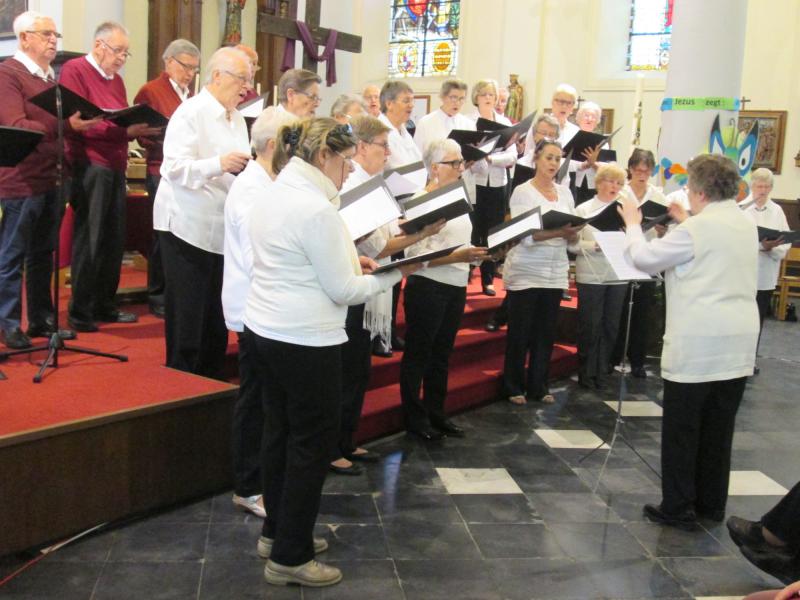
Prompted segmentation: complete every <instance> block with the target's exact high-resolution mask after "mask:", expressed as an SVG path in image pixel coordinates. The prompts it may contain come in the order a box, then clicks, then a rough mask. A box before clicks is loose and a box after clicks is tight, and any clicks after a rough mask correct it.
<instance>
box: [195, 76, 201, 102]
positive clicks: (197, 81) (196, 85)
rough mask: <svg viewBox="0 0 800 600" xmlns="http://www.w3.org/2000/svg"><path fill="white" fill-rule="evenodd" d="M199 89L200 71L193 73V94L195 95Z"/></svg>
mask: <svg viewBox="0 0 800 600" xmlns="http://www.w3.org/2000/svg"><path fill="white" fill-rule="evenodd" d="M199 91H200V73H198V74H197V75H195V77H194V95H195V96H196V95H197V92H199Z"/></svg>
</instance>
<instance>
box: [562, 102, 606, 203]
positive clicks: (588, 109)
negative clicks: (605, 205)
mask: <svg viewBox="0 0 800 600" xmlns="http://www.w3.org/2000/svg"><path fill="white" fill-rule="evenodd" d="M602 116H603V111H602V110H601V109H600V105H599V104H597V103H595V102H584V103H583V104H581V106H580V108H579V109H578V112H577V113H575V122H576V123H577V124H578V128H579V129H580V130H581V131H588V132H590V133H592V132H594V130H595V129H597V125H598V124H599V123H600V118H601V117H602ZM602 148H608V144H605V145H603V146H602ZM600 149H601V146H598V147H597V148H594V149H587V150H586V151H585V152H584V154H583V157H582V158H583V159H584V160H583V161H580V160H577V161H572V162H573V163H574V166H575V169H574V170H575V205H576V206H579V205H581V204H583V203H584V202H586V201H587V200H590V199H591V198H593V197H594V196H595V189H596V188H595V185H594V183H595V173H596V172H597V169H598V168H599V167H600V165H601V164H602V163H598V162H597V157H598V155H599V154H600ZM572 166H573V165H572V164H571V165H570V167H572Z"/></svg>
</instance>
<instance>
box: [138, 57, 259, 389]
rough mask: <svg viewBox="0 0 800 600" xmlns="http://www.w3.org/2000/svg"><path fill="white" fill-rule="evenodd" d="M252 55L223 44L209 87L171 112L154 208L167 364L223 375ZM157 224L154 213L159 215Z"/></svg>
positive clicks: (245, 154) (246, 147) (246, 153)
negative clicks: (224, 294)
mask: <svg viewBox="0 0 800 600" xmlns="http://www.w3.org/2000/svg"><path fill="white" fill-rule="evenodd" d="M251 75H252V74H251V72H250V61H249V60H248V58H247V55H246V54H244V53H243V52H241V51H240V50H236V49H234V48H220V49H219V50H217V51H216V52H215V53H214V54H213V55H212V56H211V59H210V61H209V64H208V75H207V81H208V83H207V84H206V86H205V87H204V88H203V89H202V90H201V92H200V93H199V94H198V95H197V96H194V97H193V98H189V99H188V100H186V101H185V102H184V103H183V104H181V105H180V106H179V107H178V109H177V110H176V111H175V114H173V116H172V119H170V122H169V126H168V127H167V133H166V137H165V139H164V162H163V163H162V165H161V177H162V180H161V184H160V185H159V188H158V193H157V194H156V201H155V204H154V206H153V213H154V215H156V214H164V213H166V215H165V222H166V227H167V230H166V231H160V232H159V235H160V236H161V246H162V251H163V259H164V274H165V276H166V294H165V309H166V315H165V320H166V323H165V333H166V345H167V366H168V367H172V368H175V369H180V370H182V371H188V372H190V373H196V374H198V375H205V376H208V377H221V375H222V366H223V362H224V359H225V349H226V347H227V343H228V330H227V329H226V328H225V320H224V318H223V313H222V302H221V299H220V297H221V291H222V271H223V258H222V254H223V240H224V219H223V207H224V203H225V197H226V196H227V194H228V190H229V189H230V186H231V184H232V183H233V181H234V174H236V173H239V172H240V171H242V170H243V169H244V168H245V166H246V165H247V162H248V161H249V160H250V148H249V144H248V140H247V126H246V124H245V122H244V117H242V115H241V114H240V113H239V112H238V111H237V110H236V106H237V105H238V104H239V102H241V99H242V97H244V95H245V94H246V92H247V89H248V86H249V83H250V80H251ZM154 221H155V217H154Z"/></svg>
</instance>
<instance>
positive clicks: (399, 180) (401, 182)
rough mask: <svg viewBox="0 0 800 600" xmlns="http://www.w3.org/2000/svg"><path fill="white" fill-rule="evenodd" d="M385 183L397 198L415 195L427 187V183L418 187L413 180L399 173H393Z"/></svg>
mask: <svg viewBox="0 0 800 600" xmlns="http://www.w3.org/2000/svg"><path fill="white" fill-rule="evenodd" d="M385 181H386V186H387V187H388V188H389V191H390V192H392V194H394V196H395V197H397V196H406V195H408V194H414V193H416V192H418V191H419V190H421V189H422V188H424V187H425V183H423V184H422V185H420V186H418V185H417V184H416V183H414V181H413V180H411V179H409V178H407V177H405V176H403V175H400V173H398V172H397V171H392V173H391V174H390V175H389V176H388V177H387V178H386V179H385Z"/></svg>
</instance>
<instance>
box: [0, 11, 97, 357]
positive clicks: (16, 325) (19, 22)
mask: <svg viewBox="0 0 800 600" xmlns="http://www.w3.org/2000/svg"><path fill="white" fill-rule="evenodd" d="M14 34H15V35H16V36H17V42H18V50H17V52H16V53H15V54H14V56H13V58H9V59H8V60H6V61H5V62H3V63H2V64H1V65H0V97H2V99H3V101H2V103H0V125H3V126H6V127H21V128H23V129H33V130H36V131H41V132H42V133H44V138H42V140H41V141H40V142H39V144H38V145H37V146H36V148H35V149H34V150H33V152H31V153H30V154H29V155H28V156H27V157H26V158H25V159H24V160H23V161H22V162H20V163H19V164H18V165H17V166H15V167H6V168H0V208H2V220H1V221H0V341H2V342H3V343H4V344H5V345H6V346H7V347H8V348H11V349H12V350H23V349H25V348H30V347H31V340H30V338H31V337H49V336H50V335H52V334H53V333H54V329H55V319H54V307H53V304H52V300H51V296H50V280H51V279H52V273H53V271H52V267H53V263H52V258H51V255H52V252H53V248H54V247H55V243H56V235H57V231H58V224H59V221H60V219H61V206H59V204H58V202H57V200H58V197H57V193H56V192H57V189H56V186H57V181H56V160H57V147H56V129H57V121H56V118H55V117H54V116H52V115H51V114H50V113H48V112H46V111H44V110H42V109H41V108H39V107H38V106H36V105H34V104H31V103H30V102H28V100H29V99H30V98H32V97H33V96H36V95H37V94H39V93H40V92H42V91H44V90H45V89H47V88H48V87H50V85H51V84H50V83H49V81H48V80H52V79H53V78H54V75H53V69H52V68H51V67H50V63H51V61H52V60H53V59H54V58H55V55H56V46H57V42H58V38H60V37H61V34H60V33H58V31H56V24H55V22H53V19H51V18H50V17H47V16H45V15H43V14H40V13H37V12H34V11H27V12H24V13H22V14H21V15H19V16H18V17H17V18H16V19H14ZM96 123H97V121H96V120H92V121H85V120H82V119H81V118H80V114H78V113H76V114H75V115H72V116H71V117H70V118H69V121H68V123H66V124H65V125H66V127H67V128H69V129H71V130H73V131H78V130H82V129H86V128H88V127H91V126H93V125H95V124H96ZM23 265H24V267H25V278H26V292H27V307H28V332H27V335H26V334H25V333H24V332H23V331H22V329H21V319H22V271H23ZM61 334H62V337H64V338H67V339H71V338H73V337H75V336H74V332H71V331H67V330H62V331H61Z"/></svg>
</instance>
